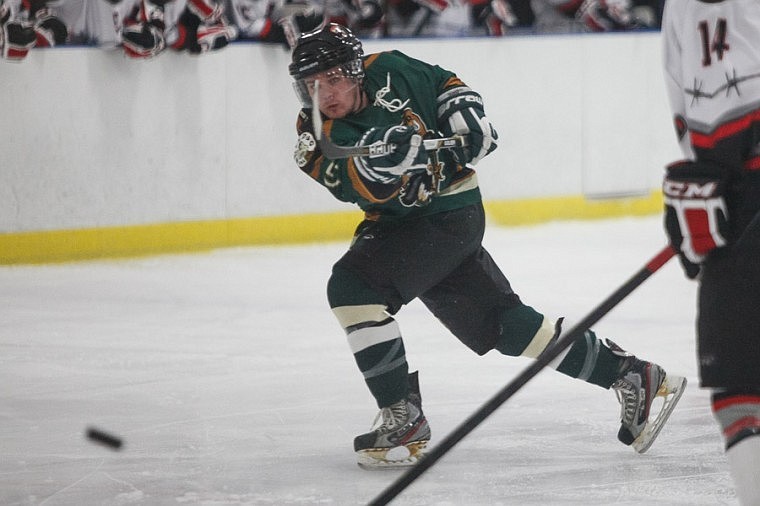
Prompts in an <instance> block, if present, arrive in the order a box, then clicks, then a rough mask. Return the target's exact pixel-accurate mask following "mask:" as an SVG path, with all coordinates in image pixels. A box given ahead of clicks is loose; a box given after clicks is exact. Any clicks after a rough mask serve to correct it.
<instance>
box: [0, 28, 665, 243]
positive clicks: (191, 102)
mask: <svg viewBox="0 0 760 506" xmlns="http://www.w3.org/2000/svg"><path fill="white" fill-rule="evenodd" d="M393 48H397V49H400V50H402V51H404V52H406V53H408V54H410V55H412V56H415V57H418V58H421V59H424V60H427V61H430V62H434V63H438V64H440V65H441V66H443V67H446V68H449V69H451V70H454V71H456V72H457V74H458V75H459V76H460V77H461V78H462V79H463V80H464V81H465V82H466V83H468V84H469V85H471V86H472V87H473V88H474V89H476V90H478V91H479V92H480V93H481V94H482V95H483V96H484V99H485V101H486V107H487V111H488V113H489V116H490V118H491V120H492V122H493V123H494V125H495V126H496V128H497V130H498V131H499V133H500V136H501V142H500V144H501V147H500V148H499V149H498V150H497V151H496V152H495V153H494V154H493V155H491V156H490V157H488V158H487V159H485V160H484V161H483V162H482V163H481V164H480V166H479V167H478V168H479V177H480V180H481V183H482V186H483V192H484V195H485V198H486V199H487V200H504V199H513V198H530V197H544V196H573V195H580V194H585V195H591V196H595V195H596V196H599V195H610V194H631V193H633V194H636V193H638V194H641V193H646V192H649V191H651V190H653V189H657V188H659V184H660V182H659V181H660V177H661V173H662V167H663V166H664V165H665V164H666V163H668V162H670V161H672V160H673V159H675V158H677V157H678V154H677V146H676V143H675V138H674V134H673V133H672V131H671V128H670V120H669V113H668V110H667V103H666V98H665V89H664V84H663V82H662V76H661V72H660V69H659V65H660V52H659V34H658V33H647V34H625V35H601V36H600V35H583V36H543V37H538V36H536V37H513V38H504V39H461V40H452V39H438V40H396V41H392V40H382V41H370V42H367V43H366V50H367V51H368V52H372V51H377V50H384V49H393ZM288 59H289V55H288V53H287V51H285V50H284V49H283V48H281V47H279V46H271V45H262V44H250V43H237V44H233V45H231V46H230V47H228V48H225V49H224V50H222V51H220V52H218V53H215V54H210V55H204V56H201V57H190V56H188V55H185V54H177V53H172V52H166V53H164V54H162V55H161V56H160V57H158V58H157V59H155V60H152V61H132V60H128V59H126V58H125V57H124V56H123V55H122V54H121V53H120V52H119V51H116V50H101V49H95V48H56V49H50V50H34V51H32V52H31V54H30V55H29V57H28V58H27V60H25V61H24V62H22V63H20V64H11V63H9V62H6V61H0V86H1V87H2V89H3V93H2V94H0V110H1V111H3V114H2V117H1V118H0V123H2V126H3V135H2V136H0V152H1V153H3V164H2V169H0V233H3V232H6V233H8V232H22V231H37V230H59V229H81V228H92V227H109V226H122V225H138V224H148V223H167V222H169V223H170V222H179V221H194V220H219V219H231V218H246V217H257V216H273V215H288V214H302V213H317V212H330V211H339V210H346V209H349V208H350V206H348V205H345V204H341V203H339V202H337V201H334V199H332V197H331V196H330V195H329V194H328V193H327V191H326V190H324V189H322V188H320V187H318V185H316V184H314V183H313V182H311V181H310V180H309V179H308V178H307V177H305V176H304V175H303V174H302V173H301V172H300V171H299V170H298V169H297V167H296V166H295V164H294V163H293V161H292V151H293V146H294V144H295V133H294V132H295V118H296V113H297V110H298V104H297V100H296V99H295V96H294V94H293V92H292V88H291V82H290V78H289V76H288V74H287V64H288V61H289V60H288Z"/></svg>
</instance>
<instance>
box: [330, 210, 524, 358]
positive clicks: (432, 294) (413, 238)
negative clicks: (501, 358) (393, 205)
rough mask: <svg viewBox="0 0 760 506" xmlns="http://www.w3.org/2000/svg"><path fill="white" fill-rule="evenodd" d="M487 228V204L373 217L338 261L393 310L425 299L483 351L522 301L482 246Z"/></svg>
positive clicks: (455, 331)
mask: <svg viewBox="0 0 760 506" xmlns="http://www.w3.org/2000/svg"><path fill="white" fill-rule="evenodd" d="M484 229H485V214H484V211H483V206H482V204H476V205H472V206H468V207H465V208H462V209H456V210H453V211H446V212H443V213H439V214H434V215H430V216H424V217H421V218H416V219H414V220H402V221H394V222H371V221H365V222H363V223H362V224H361V225H360V226H359V228H358V229H357V233H356V236H355V238H354V243H353V244H352V246H351V248H350V249H349V251H348V252H347V253H346V254H345V255H344V256H343V257H342V258H341V259H340V260H339V261H338V263H337V264H336V266H339V267H343V268H345V269H348V270H349V271H351V272H353V273H354V274H356V275H357V276H359V277H360V278H361V279H362V280H363V281H364V282H366V283H367V284H368V285H369V286H370V287H372V289H373V290H374V291H376V292H378V293H380V294H381V295H382V297H383V299H384V300H385V302H386V304H387V306H388V311H389V312H390V313H391V314H395V313H396V312H397V311H398V310H399V309H400V308H401V306H403V305H404V304H407V303H409V302H411V301H412V300H414V299H415V298H419V299H420V300H421V301H422V302H423V303H424V304H425V306H427V307H428V309H430V311H431V312H432V313H433V314H434V315H435V316H436V317H437V318H438V319H439V320H440V321H441V322H442V323H443V324H444V325H445V326H446V327H447V328H448V329H449V330H450V331H451V332H452V333H453V334H454V335H455V336H456V337H457V338H458V339H459V340H460V341H462V343H464V344H465V345H466V346H468V347H469V348H470V349H472V350H473V351H475V352H476V353H478V354H480V355H482V354H485V353H487V352H488V351H489V350H491V349H493V347H494V346H495V344H496V341H497V340H498V337H499V318H500V316H501V314H502V313H503V312H504V311H505V310H506V309H508V308H511V307H513V306H516V305H518V304H520V299H519V297H518V296H517V294H515V293H514V292H513V291H512V287H511V286H510V284H509V281H508V280H507V278H506V277H505V276H504V274H502V272H501V270H500V269H499V267H498V266H497V265H496V263H495V262H494V261H493V259H492V258H491V256H490V255H489V254H488V252H487V251H486V250H485V249H484V248H483V246H482V244H481V241H482V239H483V233H484ZM356 303H357V304H361V303H362V301H356Z"/></svg>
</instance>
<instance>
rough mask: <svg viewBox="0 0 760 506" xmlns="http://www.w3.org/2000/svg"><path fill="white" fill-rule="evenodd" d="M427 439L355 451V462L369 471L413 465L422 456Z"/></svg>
mask: <svg viewBox="0 0 760 506" xmlns="http://www.w3.org/2000/svg"><path fill="white" fill-rule="evenodd" d="M427 443H428V442H427V441H415V442H413V443H409V444H406V445H404V446H397V447H395V448H368V449H366V450H359V451H357V452H356V455H357V457H358V461H357V464H358V465H359V467H361V468H362V469H367V470H370V471H375V470H382V469H401V468H405V467H411V466H413V465H415V464H416V463H417V462H419V460H420V459H421V458H422V457H423V456H424V450H425V447H426V446H427Z"/></svg>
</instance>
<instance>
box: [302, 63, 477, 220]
mask: <svg viewBox="0 0 760 506" xmlns="http://www.w3.org/2000/svg"><path fill="white" fill-rule="evenodd" d="M364 68H365V77H364V81H363V88H364V90H365V92H366V93H367V95H368V97H369V103H370V105H368V106H367V107H365V108H364V109H362V110H361V111H359V112H358V113H354V114H350V115H348V116H346V117H344V118H340V119H334V120H330V119H325V121H324V124H323V135H327V136H329V138H330V139H331V140H332V142H334V143H335V144H338V145H343V146H355V145H358V144H359V142H360V139H361V138H362V136H363V135H364V134H365V133H366V132H367V131H368V130H370V129H371V128H373V127H379V128H387V127H390V126H393V125H415V126H416V127H417V128H418V132H419V133H420V135H423V137H424V136H425V135H426V134H428V135H429V133H432V132H436V131H438V130H440V129H439V126H438V107H439V97H440V96H441V95H442V94H443V93H445V92H446V91H447V90H450V89H452V88H455V87H461V86H465V84H464V83H463V82H462V81H461V80H460V79H459V78H458V77H457V76H456V75H455V74H454V73H452V72H449V71H447V70H444V69H442V68H441V67H439V66H436V65H430V64H428V63H425V62H422V61H419V60H416V59H414V58H411V57H409V56H407V55H405V54H403V53H401V52H399V51H390V52H383V53H376V54H371V55H368V56H367V57H366V59H365V61H364ZM388 104H390V107H389V106H388ZM313 112H314V111H313V110H312V109H302V110H301V111H300V113H299V116H298V122H297V130H298V134H299V138H298V144H297V146H296V151H295V160H296V163H297V164H298V166H299V167H300V169H301V170H302V171H304V172H305V173H306V174H308V175H309V176H311V177H312V178H313V179H314V180H316V181H317V182H319V183H320V184H322V185H323V186H325V187H326V188H327V189H328V190H329V191H330V192H331V193H332V194H333V195H334V196H335V197H336V198H338V199H339V200H341V201H344V202H352V203H356V204H357V205H358V206H359V207H360V208H361V209H362V210H364V212H365V215H366V218H367V219H371V220H389V219H408V218H414V217H417V216H422V215H426V214H432V213H438V212H442V211H447V210H451V209H457V208H461V207H464V206H468V205H471V204H474V203H477V202H479V201H480V200H481V196H480V190H479V188H478V183H477V178H476V176H475V171H474V170H473V169H472V168H471V167H467V166H465V165H463V164H461V163H459V162H458V159H457V158H456V157H455V156H454V154H453V153H452V152H451V151H450V150H445V149H444V150H441V151H440V152H439V153H438V157H437V158H438V159H437V162H438V163H435V161H436V160H435V159H434V158H433V159H431V160H429V163H428V170H427V173H414V174H407V175H404V176H402V177H401V178H400V179H398V180H395V181H393V182H391V183H381V182H378V181H374V180H372V179H371V178H368V177H366V176H365V175H364V174H363V173H362V171H361V170H360V166H361V163H359V161H357V160H354V159H352V158H348V159H342V160H329V159H327V158H325V157H323V156H322V153H321V151H320V149H319V146H318V144H317V143H316V141H315V138H314V132H313V126H312V114H313Z"/></svg>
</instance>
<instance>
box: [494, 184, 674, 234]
mask: <svg viewBox="0 0 760 506" xmlns="http://www.w3.org/2000/svg"><path fill="white" fill-rule="evenodd" d="M662 206H663V200H662V192H661V191H655V192H652V193H650V194H649V195H646V196H642V197H630V198H614V199H588V198H585V197H583V196H577V197H575V196H574V197H551V198H540V199H522V200H508V201H500V202H486V204H485V208H486V212H487V213H488V217H489V218H490V220H491V222H492V223H494V224H498V225H508V226H512V225H532V224H536V223H545V222H547V221H552V220H588V219H599V218H614V217H618V216H644V215H648V214H656V213H660V212H662V210H663V207H662Z"/></svg>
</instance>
